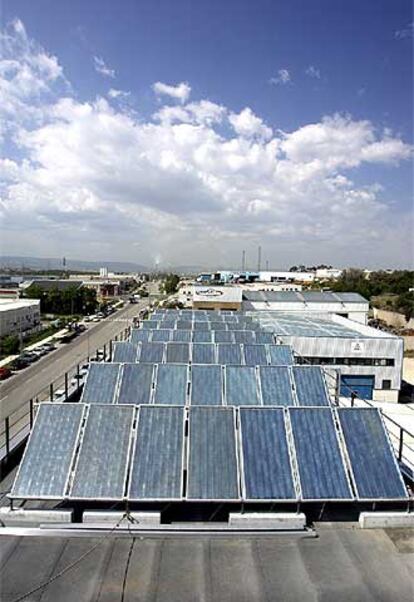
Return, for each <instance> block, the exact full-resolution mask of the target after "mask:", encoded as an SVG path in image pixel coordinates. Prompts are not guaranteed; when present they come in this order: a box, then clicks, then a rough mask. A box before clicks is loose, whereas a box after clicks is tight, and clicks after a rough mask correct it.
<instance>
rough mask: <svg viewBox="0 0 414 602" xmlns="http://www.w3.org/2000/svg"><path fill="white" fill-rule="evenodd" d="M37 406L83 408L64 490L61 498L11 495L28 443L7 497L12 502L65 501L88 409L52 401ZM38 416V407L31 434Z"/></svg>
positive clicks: (75, 404)
mask: <svg viewBox="0 0 414 602" xmlns="http://www.w3.org/2000/svg"><path fill="white" fill-rule="evenodd" d="M37 405H38V406H40V405H51V406H63V405H65V406H68V405H71V406H77V407H78V406H83V407H82V414H81V419H80V421H79V427H78V432H77V434H76V439H75V445H74V448H73V452H72V456H71V460H70V464H69V470H68V474H67V476H66V481H65V488H64V490H63V496H42V497H38V496H34V495H28V496H25V497H16V496H15V495H13V489H14V483H15V482H16V481H17V478H18V476H19V474H20V470H21V467H22V466H23V462H24V459H25V457H26V454H27V451H28V448H29V445H28V443H29V441H28V442H27V444H26V447H25V449H24V452H23V454H22V458H21V460H20V463H19V467H18V469H17V471H16V476H15V477H14V481H13V489H12V490H11V491H10V493H9V494H8V496H7V497H8V498H10V499H13V500H46V501H48V500H51V501H55V500H57V501H62V500H66V499H67V495H66V494H67V491H68V487H69V482H70V480H71V477H72V473H73V465H74V462H75V458H76V454H77V451H78V449H79V440H80V437H81V433H82V429H83V427H84V423H85V414H86V410H87V409H89V408H88V406H87V405H86V404H83V403H81V402H78V403H70V402H69V403H59V402H56V401H54V402H52V401H43V402H41V403H40V404H37ZM104 405H108V404H104ZM38 416H39V407H38V408H37V410H36V416H35V418H34V421H33V426H32V430H31V432H33V431H34V428H35V426H36V422H37V419H38Z"/></svg>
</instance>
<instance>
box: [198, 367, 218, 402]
mask: <svg viewBox="0 0 414 602" xmlns="http://www.w3.org/2000/svg"><path fill="white" fill-rule="evenodd" d="M190 400H191V401H190V403H191V405H206V406H213V405H214V406H215V405H218V406H220V405H222V403H223V374H222V369H221V366H198V365H195V364H193V365H192V366H191V394H190Z"/></svg>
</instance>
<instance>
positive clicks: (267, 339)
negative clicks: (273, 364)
mask: <svg viewBox="0 0 414 602" xmlns="http://www.w3.org/2000/svg"><path fill="white" fill-rule="evenodd" d="M274 342H275V339H274V336H273V334H272V333H271V332H264V331H258V332H256V343H260V344H262V345H265V344H266V345H267V344H268V343H269V344H272V343H274Z"/></svg>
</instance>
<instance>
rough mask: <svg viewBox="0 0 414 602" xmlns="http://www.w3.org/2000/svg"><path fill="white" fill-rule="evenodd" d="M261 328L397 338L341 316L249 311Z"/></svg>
mask: <svg viewBox="0 0 414 602" xmlns="http://www.w3.org/2000/svg"><path fill="white" fill-rule="evenodd" d="M246 314H247V315H248V316H251V317H252V318H253V320H254V321H256V322H258V323H259V324H260V327H261V328H264V329H265V330H267V331H270V332H272V333H273V334H275V335H285V336H302V337H335V338H358V339H360V338H396V337H395V335H392V334H390V333H388V332H383V331H381V330H377V329H375V328H371V327H369V326H365V325H364V324H360V323H359V322H354V321H353V320H348V319H346V318H342V317H340V316H332V317H331V319H329V318H317V317H313V316H312V315H311V314H308V315H306V314H303V313H301V314H300V315H298V314H296V313H289V312H280V311H248V312H246Z"/></svg>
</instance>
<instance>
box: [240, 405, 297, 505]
mask: <svg viewBox="0 0 414 602" xmlns="http://www.w3.org/2000/svg"><path fill="white" fill-rule="evenodd" d="M240 429H241V434H240V437H241V444H242V458H243V464H242V487H243V489H242V491H243V498H244V499H246V500H249V499H252V500H257V499H262V500H295V499H296V497H297V496H296V492H295V486H294V481H293V476H292V467H291V462H290V455H289V446H288V441H287V433H286V426H285V417H284V410H283V409H281V408H272V409H269V408H267V409H263V408H241V409H240Z"/></svg>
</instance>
